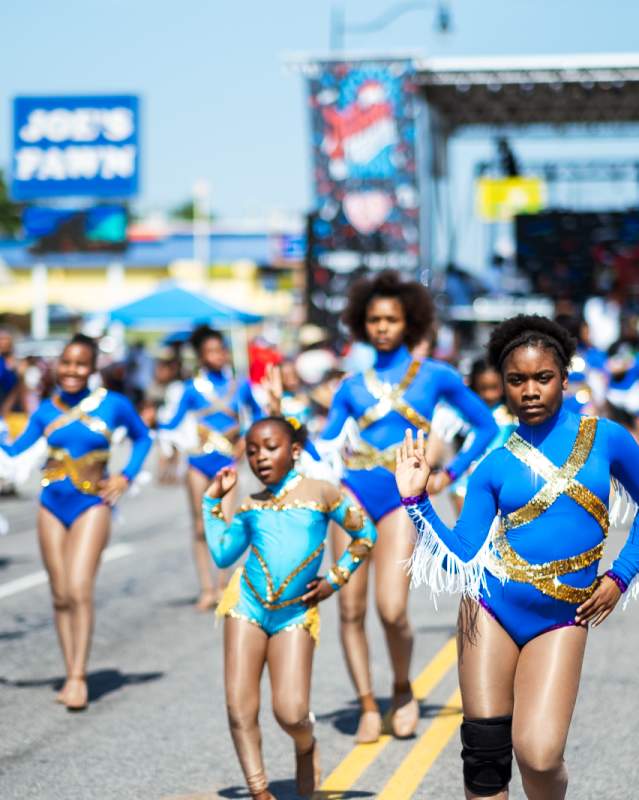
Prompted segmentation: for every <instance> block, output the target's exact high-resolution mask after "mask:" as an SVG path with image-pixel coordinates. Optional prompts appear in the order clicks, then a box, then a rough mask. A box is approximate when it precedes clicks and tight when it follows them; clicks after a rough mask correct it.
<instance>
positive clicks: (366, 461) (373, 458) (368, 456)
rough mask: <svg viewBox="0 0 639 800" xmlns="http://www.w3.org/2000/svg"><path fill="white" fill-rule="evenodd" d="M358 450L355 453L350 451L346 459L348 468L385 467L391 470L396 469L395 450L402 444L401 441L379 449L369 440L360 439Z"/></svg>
mask: <svg viewBox="0 0 639 800" xmlns="http://www.w3.org/2000/svg"><path fill="white" fill-rule="evenodd" d="M357 446H358V448H359V449H358V450H357V452H355V453H349V454H347V455H346V457H345V459H344V463H345V465H346V467H347V469H366V470H368V469H375V467H383V468H384V469H387V470H388V471H389V472H394V471H395V458H396V456H395V452H396V450H397V448H398V447H399V446H400V442H397V443H396V444H392V445H390V446H389V447H386V448H385V449H384V450H378V448H377V447H373V445H372V444H368V442H364V441H360V442H359V443H358V445H357Z"/></svg>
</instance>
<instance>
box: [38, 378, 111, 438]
mask: <svg viewBox="0 0 639 800" xmlns="http://www.w3.org/2000/svg"><path fill="white" fill-rule="evenodd" d="M106 396H107V390H106V389H104V388H103V387H100V388H99V389H96V390H95V391H94V392H91V394H90V395H89V396H88V397H85V398H84V400H81V401H80V402H79V403H78V404H77V406H73V408H71V406H68V405H67V404H66V403H65V402H63V400H62V399H61V398H60V397H59V396H58V395H57V394H56V395H53V397H52V398H51V402H52V403H53V405H54V406H55V407H56V408H57V409H58V410H59V411H62V414H61V416H59V417H56V419H54V420H53V421H52V422H50V423H49V424H48V425H47V427H46V428H45V429H44V435H45V436H46V437H47V438H48V437H49V436H50V435H51V434H52V433H53V432H54V431H57V430H60V428H66V426H67V425H71V423H73V422H81V423H82V424H83V425H86V427H87V428H88V429H89V430H90V431H92V432H93V433H99V434H101V435H102V436H104V438H105V439H106V440H107V441H110V440H111V435H112V431H111V430H110V429H109V426H108V425H107V424H106V422H105V421H104V420H103V419H100V417H93V416H91V412H93V411H97V409H98V408H99V407H100V406H101V405H102V401H103V400H104V398H105V397H106Z"/></svg>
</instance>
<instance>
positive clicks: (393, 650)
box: [373, 509, 419, 737]
mask: <svg viewBox="0 0 639 800" xmlns="http://www.w3.org/2000/svg"><path fill="white" fill-rule="evenodd" d="M377 531H378V536H377V543H376V545H375V549H374V550H373V560H374V563H375V599H376V603H377V610H378V612H379V616H380V619H381V621H382V625H383V626H384V633H385V635H386V644H387V646H388V654H389V657H390V661H391V666H392V669H393V676H394V686H393V716H392V728H393V732H394V733H395V735H396V736H400V737H403V736H411V735H412V734H413V733H414V732H415V729H416V727H417V722H418V720H419V708H418V705H417V701H416V700H415V699H414V698H413V693H412V689H411V686H410V681H409V679H410V662H411V657H412V654H413V632H412V630H411V627H410V623H409V621H408V589H409V585H410V578H409V576H408V575H407V573H406V568H405V566H404V565H403V562H405V561H406V560H407V559H409V558H410V556H411V553H412V551H413V546H414V540H415V530H414V527H413V524H412V522H411V521H410V519H409V517H408V515H407V514H406V513H405V512H404V510H403V509H396V510H395V511H391V512H390V513H389V514H386V516H384V517H383V518H382V519H381V520H380V521H379V522H378V524H377Z"/></svg>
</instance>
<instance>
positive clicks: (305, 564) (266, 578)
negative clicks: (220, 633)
mask: <svg viewBox="0 0 639 800" xmlns="http://www.w3.org/2000/svg"><path fill="white" fill-rule="evenodd" d="M303 439H304V436H303V428H300V426H299V424H295V425H293V424H291V423H290V422H288V421H286V420H284V419H283V418H282V417H268V418H266V419H262V420H260V421H259V422H257V423H255V424H254V425H253V426H252V427H251V428H250V430H249V431H248V433H247V435H246V454H247V458H248V462H249V465H250V467H251V469H252V471H253V472H254V474H255V475H256V477H257V478H259V479H260V481H262V482H263V483H264V489H263V491H261V492H259V493H257V494H255V495H252V496H251V497H249V498H248V499H247V500H246V501H245V502H244V503H243V504H242V505H241V506H240V509H239V511H237V513H236V514H235V515H234V516H233V503H232V501H230V500H229V495H230V493H231V491H232V489H233V488H234V486H235V482H236V480H237V476H236V473H235V470H234V469H233V468H232V467H224V468H223V469H222V470H221V471H220V472H219V473H218V475H217V476H216V477H215V478H214V480H213V482H212V483H211V486H210V487H209V490H208V492H207V494H206V495H205V497H204V501H203V508H202V510H203V514H204V525H205V530H206V538H207V541H208V544H209V547H210V549H211V554H212V555H213V558H214V559H215V561H216V563H217V564H218V565H219V566H220V567H228V566H230V565H231V564H232V563H233V562H234V561H236V560H237V559H238V558H239V557H240V556H241V555H242V554H243V553H244V552H245V551H246V550H247V549H249V554H248V558H247V560H246V563H245V564H244V566H243V567H241V568H240V569H238V570H237V571H236V573H235V575H234V577H233V579H232V581H231V583H230V584H229V586H228V588H227V590H226V592H225V593H224V596H223V598H222V602H221V603H220V605H219V607H218V614H220V615H223V616H224V617H225V621H224V653H225V656H224V659H225V669H224V682H225V689H226V703H227V710H228V715H229V724H230V728H231V735H232V737H233V742H234V744H235V749H236V751H237V754H238V758H239V760H240V763H241V766H242V770H243V772H244V776H245V779H246V783H247V785H248V789H249V791H250V793H251V796H252V797H253V798H257V799H259V800H274V798H273V796H272V795H271V794H270V793H269V792H268V789H267V780H266V775H265V772H264V764H263V761H262V752H261V743H260V739H261V737H260V729H259V724H258V713H259V706H260V678H261V675H262V671H263V669H264V666H265V665H266V664H268V669H269V673H270V678H271V686H272V691H273V711H274V713H275V717H276V719H277V721H278V722H279V724H280V725H281V727H282V728H283V729H284V730H285V731H286V733H288V734H289V736H291V738H292V739H293V741H294V742H295V755H296V761H297V791H298V794H300V795H303V796H307V795H310V794H312V793H313V791H314V789H316V788H318V785H319V781H320V778H319V753H318V749H317V745H316V743H315V739H314V737H313V722H312V720H311V717H310V712H309V696H310V682H311V668H312V660H313V651H314V642H315V641H316V640H317V637H318V634H319V615H318V610H317V603H318V602H319V601H322V600H325V599H326V598H327V597H329V596H330V595H331V594H332V593H333V592H334V591H336V590H338V589H339V588H340V587H341V586H344V584H346V583H347V582H348V581H349V579H350V578H351V575H352V574H353V573H354V572H355V570H356V569H357V568H358V566H360V565H361V563H362V562H363V561H364V560H365V558H366V556H367V555H368V553H369V551H370V550H371V548H372V547H373V544H374V542H375V529H374V528H373V526H372V524H371V523H370V522H369V520H368V519H367V518H366V516H365V515H364V513H363V511H362V510H361V508H359V506H357V505H356V504H354V503H353V502H352V501H351V500H349V499H348V498H346V497H345V496H344V495H343V494H342V492H341V491H340V490H339V489H337V488H336V487H335V486H334V485H333V484H331V483H328V482H327V481H323V480H313V479H311V478H306V477H304V476H303V475H301V474H300V473H298V472H297V470H296V468H295V462H296V460H297V459H298V458H299V456H300V455H301V450H302V445H303V444H304V441H303ZM331 519H332V520H336V521H337V522H339V524H340V525H342V526H343V527H344V529H345V530H346V531H347V532H348V535H349V538H350V541H349V546H348V547H347V548H345V549H344V552H343V553H341V554H340V558H339V560H338V561H337V563H336V564H335V566H333V567H332V569H330V570H329V572H328V573H327V575H326V577H324V578H319V577H318V571H319V569H320V566H321V563H322V556H323V553H324V543H325V540H326V534H327V529H328V523H329V520H331Z"/></svg>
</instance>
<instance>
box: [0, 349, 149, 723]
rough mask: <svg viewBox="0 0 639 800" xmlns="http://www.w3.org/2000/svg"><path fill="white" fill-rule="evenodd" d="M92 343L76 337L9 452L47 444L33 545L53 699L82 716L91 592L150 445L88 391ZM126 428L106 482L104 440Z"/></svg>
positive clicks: (112, 397) (112, 404) (134, 421)
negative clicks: (53, 638)
mask: <svg viewBox="0 0 639 800" xmlns="http://www.w3.org/2000/svg"><path fill="white" fill-rule="evenodd" d="M96 358H97V348H96V345H95V342H94V341H93V340H92V339H89V338H88V337H87V336H83V335H82V334H76V335H75V336H74V337H73V339H71V341H70V342H69V344H68V345H67V346H66V347H65V348H64V350H63V351H62V355H61V356H60V361H59V363H58V370H57V381H58V388H57V390H56V391H55V392H54V394H53V395H52V397H50V398H49V399H47V400H43V401H42V403H41V404H40V406H39V408H38V409H37V410H36V412H35V413H34V414H33V416H32V417H31V419H30V420H29V423H28V425H27V428H26V429H25V431H24V433H23V434H22V435H21V436H20V437H19V438H18V439H16V441H15V442H14V443H13V444H12V445H2V446H1V447H2V449H3V451H4V452H5V453H7V454H8V455H10V456H14V455H16V456H17V455H19V454H20V453H23V452H24V451H26V450H28V449H29V448H30V447H32V446H33V445H34V444H35V443H36V442H37V441H38V440H39V439H40V438H41V437H44V438H45V439H46V441H47V444H48V448H49V449H48V454H47V461H46V464H45V466H44V470H43V473H42V492H41V494H40V509H39V512H38V538H39V540H40V549H41V551H42V557H43V560H44V565H45V567H46V569H47V572H48V574H49V582H50V585H51V593H52V595H53V609H54V616H55V624H56V628H57V631H58V638H59V641H60V647H61V649H62V656H63V658H64V664H65V668H66V676H67V678H66V682H65V684H64V687H63V688H62V690H61V692H60V693H59V694H58V696H57V700H58V702H61V703H64V704H65V705H66V707H67V708H68V709H69V710H72V711H76V710H80V709H83V708H86V706H87V702H88V693H87V685H86V665H87V660H88V657H89V649H90V645H91V633H92V630H93V617H94V609H93V586H94V583H95V577H96V573H97V569H98V565H99V563H100V556H101V554H102V551H103V550H104V548H105V546H106V544H107V541H108V539H109V529H110V523H111V507H112V506H113V504H114V503H115V502H116V501H117V500H118V498H119V497H120V496H121V495H122V493H123V492H124V491H125V490H126V489H127V487H128V486H129V483H130V482H131V481H132V480H133V478H135V476H136V475H137V473H138V472H139V470H140V468H141V466H142V463H143V461H144V459H145V457H146V455H147V453H148V451H149V448H150V447H151V437H150V435H149V431H148V429H147V427H146V425H145V424H144V423H143V422H142V420H141V419H140V417H139V416H138V414H137V413H136V411H135V409H134V408H133V406H132V405H131V403H130V402H129V401H128V400H127V399H126V398H125V397H124V396H122V395H120V394H117V393H116V392H108V391H106V390H105V389H97V390H95V391H91V390H90V389H89V388H88V382H89V378H90V377H91V375H92V373H93V372H94V371H95V367H96ZM119 427H124V428H125V429H126V431H127V434H128V436H129V438H130V440H131V443H132V449H131V456H130V458H129V462H128V464H127V465H126V466H125V468H124V469H123V470H122V472H121V473H120V474H114V475H110V476H107V475H106V472H105V470H106V464H107V461H108V459H109V452H110V438H111V434H112V433H113V431H114V430H115V429H116V428H119Z"/></svg>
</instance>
